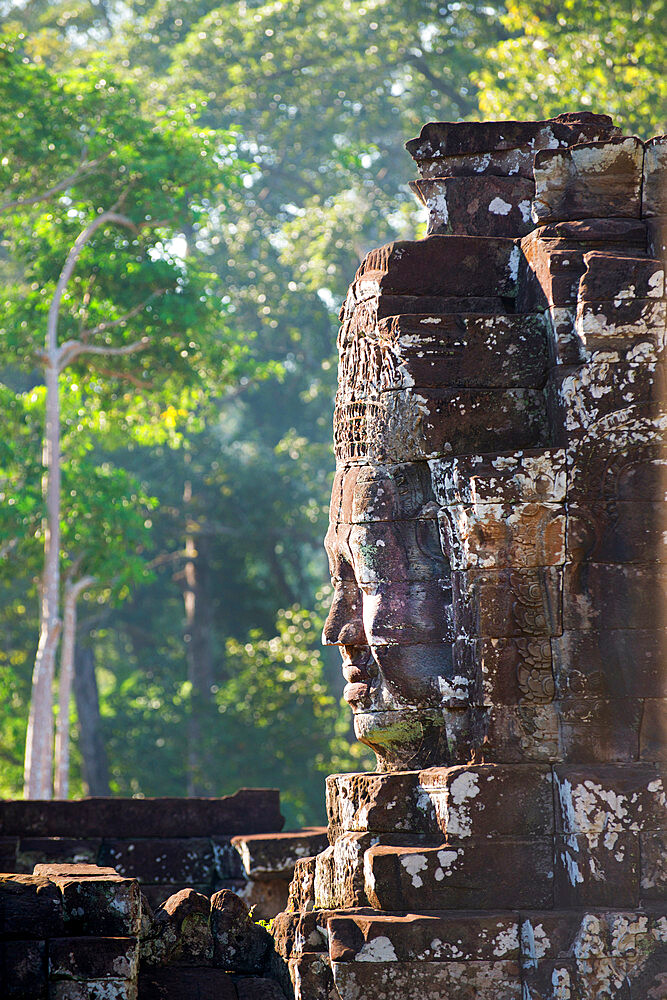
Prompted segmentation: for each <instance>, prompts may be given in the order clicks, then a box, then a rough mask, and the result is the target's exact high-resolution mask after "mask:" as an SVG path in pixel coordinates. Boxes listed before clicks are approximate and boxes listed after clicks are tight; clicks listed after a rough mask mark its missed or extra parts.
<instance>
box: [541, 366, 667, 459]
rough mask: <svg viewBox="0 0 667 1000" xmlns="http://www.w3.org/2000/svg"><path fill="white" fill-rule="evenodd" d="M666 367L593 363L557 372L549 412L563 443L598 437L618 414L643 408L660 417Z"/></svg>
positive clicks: (549, 394) (549, 393) (553, 375)
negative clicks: (575, 438) (574, 438)
mask: <svg viewBox="0 0 667 1000" xmlns="http://www.w3.org/2000/svg"><path fill="white" fill-rule="evenodd" d="M665 388H666V386H665V368H664V365H653V364H650V365H649V364H640V363H634V362H631V363H628V362H624V361H617V362H614V363H608V362H606V361H605V362H602V363H591V364H588V365H586V366H584V367H579V368H576V369H565V370H563V369H562V368H559V369H553V370H552V372H551V374H550V376H549V382H548V386H547V404H548V412H549V413H550V414H551V420H552V424H553V425H554V426H555V427H556V428H558V429H559V434H560V437H561V440H563V441H565V440H566V439H567V437H570V438H571V437H572V436H573V435H582V434H586V433H588V434H594V433H595V432H596V430H597V429H598V428H600V427H601V425H602V421H603V420H604V418H605V417H607V416H609V415H610V414H612V415H613V414H615V413H616V411H619V410H621V411H623V410H626V409H627V407H628V406H635V405H637V404H641V405H642V406H644V407H645V409H646V410H647V412H648V413H651V414H654V415H655V416H656V417H659V415H660V409H661V405H662V404H661V400H662V399H663V398H664V394H665Z"/></svg>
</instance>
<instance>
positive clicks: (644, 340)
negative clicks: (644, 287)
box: [574, 298, 667, 358]
mask: <svg viewBox="0 0 667 1000" xmlns="http://www.w3.org/2000/svg"><path fill="white" fill-rule="evenodd" d="M665 309H666V303H665V302H664V301H662V300H660V299H654V298H650V299H649V298H628V299H621V300H615V301H611V302H610V301H602V302H601V301H598V300H597V299H593V300H588V299H579V301H578V303H577V311H576V316H575V322H574V325H575V331H576V334H577V337H578V338H579V340H580V341H581V344H582V345H583V347H584V348H585V349H586V350H587V351H588V352H589V353H590V352H595V351H605V352H609V351H611V352H614V351H616V352H618V353H619V356H625V357H626V358H627V357H628V356H630V357H634V358H637V357H639V358H641V357H642V353H643V354H647V353H649V352H651V353H652V354H653V355H654V356H655V357H656V358H658V357H661V356H662V348H663V347H664V339H665V328H666V326H667V324H666V322H665V316H666V312H665ZM644 345H647V346H644ZM612 357H613V355H612Z"/></svg>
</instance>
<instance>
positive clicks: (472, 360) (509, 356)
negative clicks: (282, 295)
mask: <svg viewBox="0 0 667 1000" xmlns="http://www.w3.org/2000/svg"><path fill="white" fill-rule="evenodd" d="M371 331H372V336H371ZM365 337H367V338H369V339H368V340H366V343H367V344H368V351H369V352H370V351H371V348H372V347H373V348H375V350H376V351H377V350H378V349H381V350H382V351H383V352H384V353H385V355H386V360H385V358H384V357H383V358H382V360H383V364H382V365H381V366H379V370H378V371H377V373H375V371H374V366H373V365H369V369H370V376H371V377H370V378H368V375H369V370H368V369H366V370H364V367H365V366H362V365H361V363H360V362H361V358H360V357H358V356H357V352H356V351H350V352H349V353H347V352H346V356H345V358H344V364H345V366H346V367H344V368H343V369H342V378H343V379H344V380H345V381H347V380H348V378H351V377H353V376H356V377H357V379H358V380H359V381H360V383H361V382H365V383H366V386H367V388H370V387H374V386H376V387H377V389H378V390H380V389H392V388H395V389H400V388H405V387H407V386H415V387H417V388H422V387H423V388H433V387H439V388H442V389H444V388H449V387H451V388H459V387H462V386H463V387H468V388H482V389H485V388H489V389H498V388H505V387H507V388H509V387H512V386H518V387H524V388H537V387H541V386H542V385H543V384H544V380H545V376H546V364H547V352H546V340H545V330H544V318H543V316H542V314H541V313H536V314H533V315H530V314H529V315H526V314H522V315H515V314H509V315H503V314H501V315H496V316H486V315H474V314H470V313H469V312H466V313H464V314H461V315H458V316H457V315H440V316H439V315H432V314H431V315H429V314H418V315H414V316H412V315H402V316H393V317H391V318H389V319H385V320H382V321H380V323H379V325H378V327H377V328H376V329H375V330H372V328H370V329H369V330H367V331H365ZM376 345H377V346H376ZM339 346H342V345H339ZM357 350H358V351H359V353H361V347H360V346H359V348H357ZM387 352H389V353H387ZM355 366H356V371H355V370H354V369H355ZM348 369H352V370H351V371H350V372H349V374H348Z"/></svg>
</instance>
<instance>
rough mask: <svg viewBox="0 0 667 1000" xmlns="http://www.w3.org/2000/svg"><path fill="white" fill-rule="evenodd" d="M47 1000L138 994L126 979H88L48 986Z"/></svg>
mask: <svg viewBox="0 0 667 1000" xmlns="http://www.w3.org/2000/svg"><path fill="white" fill-rule="evenodd" d="M163 995H164V994H163ZM154 996H155V995H154V994H149V997H153V998H154ZM142 997H143V994H142ZM49 1000H138V993H137V985H136V983H131V982H129V981H128V980H127V979H89V980H88V981H87V982H85V983H80V982H76V981H74V980H71V979H60V980H56V981H55V982H53V983H50V984H49ZM223 1000H224V998H223Z"/></svg>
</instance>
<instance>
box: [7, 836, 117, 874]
mask: <svg viewBox="0 0 667 1000" xmlns="http://www.w3.org/2000/svg"><path fill="white" fill-rule="evenodd" d="M101 846H102V840H101V838H99V837H97V838H78V837H21V838H20V839H19V841H18V851H17V859H18V864H19V865H20V867H21V871H32V870H33V868H34V866H35V865H37V864H40V863H41V864H76V865H80V864H90V865H96V864H97V862H98V860H99V857H98V855H99V850H100V847H101Z"/></svg>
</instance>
